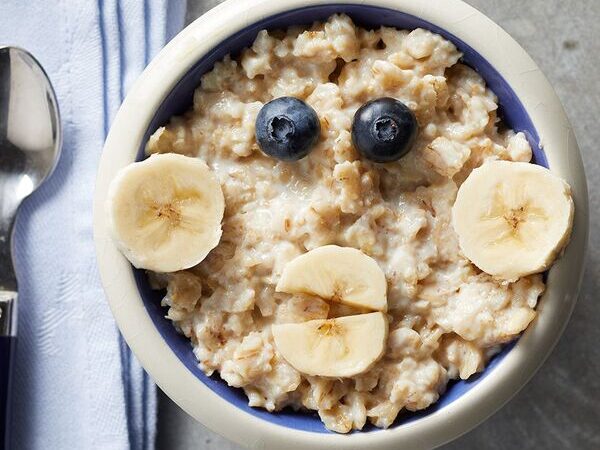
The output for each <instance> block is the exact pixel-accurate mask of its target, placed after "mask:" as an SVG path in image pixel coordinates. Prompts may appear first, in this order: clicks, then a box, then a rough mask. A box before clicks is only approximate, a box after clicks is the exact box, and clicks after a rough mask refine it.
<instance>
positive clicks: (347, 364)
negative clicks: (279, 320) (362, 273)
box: [271, 312, 388, 378]
mask: <svg viewBox="0 0 600 450" xmlns="http://www.w3.org/2000/svg"><path fill="white" fill-rule="evenodd" d="M271 331H272V333H273V339H274V340H275V347H276V348H277V350H278V351H279V353H280V354H281V356H283V357H284V358H285V360H286V361H287V362H288V363H290V365H291V366H292V367H294V368H295V369H296V370H298V371H299V372H302V373H304V374H306V375H319V376H323V377H336V378H342V377H353V376H354V375H358V374H360V373H363V372H365V371H367V370H369V369H370V368H371V367H372V366H373V364H374V363H375V362H376V361H377V360H378V359H379V358H381V356H382V355H383V353H384V350H385V343H386V339H387V334H388V321H387V318H386V317H385V315H384V314H383V313H381V312H374V313H368V314H358V315H355V316H346V317H339V318H337V319H318V320H309V321H308V322H302V323H286V324H280V325H272V326H271Z"/></svg>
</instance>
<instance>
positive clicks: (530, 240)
mask: <svg viewBox="0 0 600 450" xmlns="http://www.w3.org/2000/svg"><path fill="white" fill-rule="evenodd" d="M573 213H574V206H573V199H572V198H571V188H570V187H569V185H568V184H567V183H566V182H565V181H563V180H562V179H560V178H559V177H557V176H556V175H554V174H553V173H552V172H550V171H549V170H548V169H545V168H544V167H541V166H537V165H535V164H530V163H524V162H510V161H494V162H489V163H486V164H484V165H483V166H481V167H479V168H477V169H475V170H473V172H471V174H470V175H469V177H468V178H467V179H466V181H465V182H464V183H463V184H462V186H461V187H460V189H459V190H458V194H457V196H456V202H455V203H454V206H453V208H452V224H453V226H454V230H455V231H456V233H457V235H458V239H459V244H460V248H461V250H462V252H463V254H464V255H465V256H466V257H467V258H469V259H470V260H471V261H472V262H473V264H475V265H476V266H477V267H479V268H480V269H481V270H483V271H484V272H487V273H489V274H490V275H493V276H495V277H497V278H501V279H505V280H509V281H514V280H516V279H518V278H520V277H522V276H525V275H529V274H532V273H537V272H542V271H544V270H546V269H547V268H548V267H549V266H550V264H552V262H553V261H554V259H555V258H556V256H557V255H558V253H559V252H560V251H561V249H562V248H563V247H564V246H565V245H566V243H567V241H568V240H569V236H570V234H571V227H572V225H573Z"/></svg>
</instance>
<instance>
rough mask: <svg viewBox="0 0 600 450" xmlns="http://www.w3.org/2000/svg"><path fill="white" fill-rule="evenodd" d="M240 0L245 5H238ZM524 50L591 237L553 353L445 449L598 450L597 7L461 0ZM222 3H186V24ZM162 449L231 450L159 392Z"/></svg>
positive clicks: (575, 2) (590, 2)
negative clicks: (574, 168)
mask: <svg viewBox="0 0 600 450" xmlns="http://www.w3.org/2000/svg"><path fill="white" fill-rule="evenodd" d="M242 1H243V0H242ZM467 1H468V2H469V3H470V4H471V5H473V6H475V7H476V8H478V9H479V10H481V11H483V12H484V13H485V14H487V15H488V16H489V17H491V18H492V19H493V20H494V21H496V22H497V23H498V24H500V25H501V26H502V27H503V28H504V29H506V30H507V31H508V32H509V33H510V34H511V35H512V36H513V37H514V38H515V39H516V40H517V41H519V43H520V44H521V45H522V46H523V47H524V48H525V49H526V50H527V51H528V52H529V54H530V55H531V56H532V57H533V59H534V60H535V61H536V62H537V63H538V64H539V65H540V67H541V68H542V70H543V72H544V73H545V74H546V76H547V77H548V78H549V79H550V82H551V83H552V84H553V86H554V88H555V89H556V91H557V92H558V95H559V97H560V98H561V100H562V102H563V104H564V105H565V108H566V110H567V113H568V115H569V118H570V120H571V122H572V124H573V127H574V128H575V134H576V136H577V140H578V142H579V146H580V148H581V152H582V153H583V159H584V163H585V170H586V174H587V179H588V189H589V195H590V212H591V235H590V241H589V247H588V261H587V269H586V273H585V278H584V282H583V287H582V291H581V294H580V298H579V302H578V304H577V306H576V308H575V311H574V313H573V316H572V317H571V321H570V323H569V325H568V327H567V329H566V331H565V333H564V335H563V336H562V338H561V340H560V342H559V344H558V345H557V347H556V349H555V350H554V352H553V353H552V354H551V356H550V357H549V358H548V360H547V361H546V363H545V364H544V366H543V367H542V368H541V369H540V370H539V372H538V373H537V374H536V375H535V376H534V377H533V379H532V380H531V381H530V382H529V384H527V386H525V388H523V390H522V391H521V392H520V393H519V394H517V396H516V397H515V398H514V399H513V400H511V401H510V402H509V403H508V404H507V405H506V406H505V407H504V408H503V409H502V410H500V411H499V412H498V413H496V414H495V415H494V416H492V417H491V418H490V419H488V420H487V421H486V422H485V423H483V424H482V425H480V426H479V427H478V428H476V429H475V430H473V431H471V432H469V433H467V434H466V435H464V436H463V437H461V438H459V439H457V440H456V441H454V442H453V443H451V444H448V445H446V446H445V447H443V448H444V449H446V450H454V449H455V450H459V449H460V450H466V449H468V450H470V449H477V450H479V449H498V450H500V449H502V450H503V449H520V450H524V449H546V450H549V449H561V450H570V449H577V450H582V449H598V448H600V232H598V229H597V228H596V225H597V224H600V21H599V20H598V18H600V0H467ZM218 3H219V0H188V15H187V20H188V22H190V21H192V20H193V19H194V18H196V17H198V16H199V15H200V14H202V13H203V12H205V11H206V10H208V9H210V8H212V7H213V6H214V5H216V4H218ZM159 401H160V407H159V417H158V438H157V448H158V449H159V450H167V449H168V450H182V449H205V450H213V449H214V450H216V449H218V450H233V449H239V448H240V447H238V446H237V445H235V444H233V443H230V442H229V441H227V440H226V439H224V438H222V437H220V436H218V435H216V434H215V433H212V432H211V431H208V430H207V429H206V428H204V427H203V426H202V425H200V424H199V423H197V422H195V421H194V420H193V419H192V418H190V417H189V416H187V415H186V414H185V413H184V412H183V411H182V410H180V409H179V408H178V407H177V406H176V405H175V404H174V403H172V402H171V401H170V400H169V399H168V398H167V397H166V396H165V395H164V394H161V395H160V400H159Z"/></svg>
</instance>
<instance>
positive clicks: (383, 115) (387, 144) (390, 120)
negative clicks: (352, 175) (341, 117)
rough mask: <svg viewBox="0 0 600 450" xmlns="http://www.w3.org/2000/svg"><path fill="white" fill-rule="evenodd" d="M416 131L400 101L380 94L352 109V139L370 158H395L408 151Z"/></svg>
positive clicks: (409, 111) (379, 159)
mask: <svg viewBox="0 0 600 450" xmlns="http://www.w3.org/2000/svg"><path fill="white" fill-rule="evenodd" d="M417 130H418V124H417V119H416V118H415V115H414V114H413V112H412V111H411V110H410V109H408V107H407V106H406V105H405V104H404V103H402V102H401V101H398V100H396V99H394V98H390V97H383V98H378V99H377V100H371V101H370V102H367V103H365V104H364V105H362V106H361V107H360V108H359V109H358V111H356V114H355V115H354V121H353V122H352V142H353V143H354V146H355V147H356V149H357V150H358V151H359V153H360V154H361V155H362V156H364V157H365V158H367V159H370V160H371V161H375V162H379V163H383V162H390V161H396V160H398V159H400V158H402V157H403V156H404V155H406V154H407V153H408V152H409V150H410V149H411V147H412V146H413V144H414V142H415V139H416V137H417Z"/></svg>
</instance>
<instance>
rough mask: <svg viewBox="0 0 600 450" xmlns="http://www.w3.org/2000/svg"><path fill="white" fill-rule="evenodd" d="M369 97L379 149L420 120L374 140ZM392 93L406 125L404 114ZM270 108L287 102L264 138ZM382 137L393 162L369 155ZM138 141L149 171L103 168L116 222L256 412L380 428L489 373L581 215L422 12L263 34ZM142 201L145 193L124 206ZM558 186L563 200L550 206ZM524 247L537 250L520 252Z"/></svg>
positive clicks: (201, 346) (179, 315) (211, 364)
mask: <svg viewBox="0 0 600 450" xmlns="http://www.w3.org/2000/svg"><path fill="white" fill-rule="evenodd" d="M280 99H283V100H280ZM286 99H287V100H286ZM292 99H293V101H294V102H297V103H298V104H297V105H296V104H294V105H291V104H290V101H292ZM381 100H384V102H383V103H381ZM377 102H380V103H381V104H383V106H381V107H380V111H384V112H383V113H375V112H373V113H372V114H383V115H382V116H381V117H383V118H384V119H385V121H384V122H378V123H379V125H377V123H375V122H376V121H377V120H379V119H376V120H375V122H373V123H375V125H374V126H375V128H373V130H375V131H374V133H375V134H376V136H375V137H376V138H379V139H380V143H384V144H385V143H386V142H388V141H389V140H390V139H392V137H393V138H394V139H395V136H397V135H398V133H399V131H398V130H399V129H400V132H401V131H403V127H408V128H409V131H410V132H411V133H412V134H413V135H414V136H411V137H407V138H406V139H405V141H406V142H404V143H403V144H402V145H400V144H397V143H395V142H394V145H392V146H389V145H388V146H387V147H385V146H384V147H381V148H380V149H379V150H377V149H375V150H374V149H373V148H371V149H369V148H365V147H364V145H363V144H361V142H363V141H364V139H366V140H367V141H368V140H369V139H371V140H372V139H373V137H372V136H371V135H369V131H368V126H370V125H369V123H367V125H365V126H366V128H365V129H364V130H363V129H361V128H360V126H359V125H360V124H358V125H357V121H358V119H357V118H356V117H358V116H359V113H357V111H359V110H361V109H362V107H363V106H364V107H365V108H367V109H368V108H369V107H371V108H372V107H373V105H374V104H376V103H377ZM385 102H388V103H385ZM393 102H395V103H394V104H392V106H391V108H394V107H396V106H397V107H401V108H405V114H406V117H407V118H408V119H407V120H411V119H410V118H411V117H412V120H413V121H414V125H413V128H414V129H413V128H410V126H411V125H410V124H408V125H407V124H406V123H405V122H403V120H404V119H397V120H396V119H394V117H396V116H393V114H392V112H390V111H391V110H390V109H389V108H390V106H389V105H390V104H391V103H393ZM276 103H280V104H281V105H278V106H277V107H275V106H273V105H275V104H276ZM395 104H397V105H396V106H394V105H395ZM270 105H271V106H270ZM369 105H371V106H369ZM386 105H387V106H386ZM286 107H287V108H288V109H285V108H286ZM269 108H271V109H274V108H280V109H277V112H276V113H274V115H273V117H274V119H273V120H272V121H271V122H269V123H268V124H266V122H264V123H265V124H266V125H265V127H266V128H265V130H266V131H264V133H266V134H265V135H264V136H266V137H261V136H262V135H261V132H260V130H259V126H262V125H259V124H262V123H263V121H264V120H266V119H263V118H261V117H258V116H259V115H260V114H263V116H264V115H266V116H268V115H269V112H268V109H269ZM281 108H283V109H281ZM298 108H300V109H301V111H300V112H299V113H297V114H296V115H297V117H299V118H302V119H298V120H304V119H306V118H307V117H308V119H306V120H307V123H308V124H304V125H300V122H298V120H296V119H294V116H293V114H294V112H293V111H296V110H297V109H298ZM302 108H305V109H302ZM381 108H383V109H381ZM386 108H387V109H386ZM261 111H265V112H261ZM282 111H283V112H282ZM285 111H288V112H289V117H291V119H290V122H289V123H287V122H285V120H287V119H286V118H289V117H288V116H286V114H288V113H286V112H285ZM368 112H369V111H367V113H368ZM401 112H402V111H401ZM372 114H371V115H372ZM363 116H364V114H363ZM312 117H314V120H313V122H314V123H312V122H311V120H312V119H311V118H312ZM361 117H362V116H361ZM364 117H367V119H364V118H361V120H367V121H368V120H370V119H368V117H370V116H369V115H368V114H367V115H366V116H364ZM377 117H379V116H377ZM390 117H392V119H390ZM284 119H285V120H284ZM282 120H283V121H284V122H282ZM294 120H296V121H295V122H294ZM303 123H304V122H303ZM282 124H283V125H282ZM281 127H283V128H281ZM294 127H296V128H294ZM302 127H305V128H306V130H308V131H306V133H305V134H302V133H303V132H304V131H303V130H304V128H302ZM311 127H312V128H311ZM390 130H391V131H390ZM268 133H271V135H269V136H268ZM294 133H295V134H294ZM311 133H312V134H311ZM377 133H379V134H377ZM381 133H384V135H381ZM385 133H392V134H390V135H389V136H388V135H387V134H385ZM394 133H396V134H394ZM392 135H393V136H392ZM294 136H296V137H299V141H298V142H299V143H300V144H302V145H301V148H300V147H299V149H297V153H298V154H294V152H293V151H292V150H289V149H288V147H289V148H292V144H290V142H291V141H289V140H291V139H293V138H294ZM311 136H314V139H312V137H311ZM390 136H392V137H390ZM362 138H364V139H363V141H361V139H362ZM261 139H263V140H261ZM264 139H267V140H268V139H271V140H272V141H273V142H272V143H271V144H273V145H279V147H278V148H275V149H273V150H272V151H270V150H269V147H268V146H269V145H270V144H269V143H268V142H267V141H265V140H264ZM273 139H274V140H273ZM311 139H312V140H311ZM309 144H310V145H309ZM397 150H398V151H397ZM294 151H296V150H294ZM376 151H379V152H380V155H382V154H384V153H385V152H387V153H385V155H384V157H385V156H386V155H387V156H390V155H391V156H390V158H388V159H386V160H385V161H387V162H385V163H382V162H375V161H382V160H381V158H380V156H375V155H374V154H373V152H376ZM277 152H279V153H277ZM381 152H384V153H381ZM394 152H396V153H398V154H395V153H394ZM146 153H147V154H148V155H151V156H150V158H149V159H148V160H147V161H146V162H144V163H138V164H139V166H138V167H141V165H142V164H154V166H156V167H155V168H154V169H153V170H154V172H152V171H151V170H150V169H148V170H147V172H148V173H147V174H146V175H144V176H145V177H146V178H139V179H136V181H135V182H134V181H131V180H130V179H128V178H127V177H126V174H124V175H122V176H119V177H117V180H119V181H118V182H114V183H113V187H112V191H113V195H112V197H111V202H110V206H109V215H110V216H111V223H112V224H113V228H114V230H113V235H114V236H115V239H116V241H117V242H119V245H120V246H121V248H122V249H123V251H124V252H125V254H126V255H127V256H128V257H129V258H130V259H131V260H132V262H134V264H135V265H136V266H137V267H141V268H145V269H149V277H150V279H151V283H152V286H153V287H154V288H156V289H165V290H166V291H165V292H166V295H165V296H164V299H163V301H162V304H163V305H164V306H166V307H168V313H167V318H168V319H169V320H171V321H172V323H173V325H174V326H175V327H176V328H177V330H178V331H179V332H180V333H182V334H183V335H185V336H186V337H187V338H188V339H189V340H190V345H191V346H192V348H193V352H194V355H195V357H196V358H197V360H198V365H199V367H200V368H201V369H202V371H204V373H206V374H207V375H212V374H213V373H217V374H218V375H219V376H220V377H221V378H222V379H223V380H224V381H225V382H226V383H227V384H228V385H229V386H232V387H236V388H242V389H243V390H244V392H245V394H246V395H247V397H248V403H249V405H250V406H252V407H260V408H265V409H266V410H268V411H278V410H281V409H282V408H285V407H291V408H293V409H295V410H298V409H305V410H312V411H316V412H317V413H318V415H319V417H320V418H321V420H322V421H323V423H324V425H325V426H326V427H327V428H328V429H330V430H333V431H336V432H339V433H347V432H349V431H351V430H360V429H362V428H363V427H364V426H365V424H366V423H367V422H370V423H371V424H373V425H375V426H376V427H380V428H387V427H389V426H390V425H392V424H393V423H394V420H395V419H396V417H397V416H398V414H399V413H400V412H401V411H403V410H407V411H417V410H421V409H424V408H427V407H428V406H430V405H431V404H433V403H434V402H436V401H437V400H438V398H439V397H440V395H442V394H443V393H444V391H445V389H446V386H447V384H448V382H449V381H450V380H454V379H463V380H464V379H468V378H469V377H471V376H473V375H474V374H476V373H478V372H480V371H482V370H483V369H484V367H485V366H486V364H487V362H488V361H489V359H490V358H491V357H492V356H493V355H494V354H496V353H497V352H498V351H499V350H500V349H501V346H502V344H505V343H507V342H509V341H511V340H513V339H515V338H516V337H517V336H518V335H519V334H520V333H521V332H522V331H523V330H525V329H526V328H527V326H528V325H529V324H530V323H531V321H532V320H534V318H535V316H536V305H537V302H538V298H539V297H540V294H541V293H542V292H543V291H544V281H543V278H542V275H541V272H543V271H544V270H545V269H547V268H548V267H549V265H550V264H551V263H552V261H553V260H554V258H555V257H556V255H557V254H558V253H559V252H560V251H561V249H562V248H563V247H564V245H565V244H566V242H567V240H568V238H569V234H570V228H571V223H572V218H573V202H572V200H571V197H570V189H569V187H568V185H567V184H566V183H564V182H563V181H562V180H560V179H558V178H557V177H556V176H554V175H551V174H550V172H549V171H548V170H547V169H542V168H540V167H539V166H534V165H533V164H529V163H530V161H531V159H532V149H531V147H530V144H529V142H528V140H527V138H526V136H525V135H524V134H523V133H520V132H515V131H513V130H511V129H509V128H507V127H506V126H505V125H504V124H503V123H502V121H501V120H500V118H499V117H498V115H497V99H496V96H495V94H494V93H493V92H492V91H491V90H490V89H489V88H487V87H486V84H485V82H484V80H483V79H482V77H481V76H480V75H479V74H478V73H477V72H476V71H474V70H473V69H471V68H469V67H468V66H466V65H464V64H463V63H462V62H461V53H460V52H459V51H458V50H457V48H456V47H455V46H454V45H453V44H452V43H451V42H449V41H448V40H446V39H444V38H443V37H441V36H440V35H438V34H435V33H433V32H431V31H427V30H425V29H422V28H417V29H414V30H412V31H409V30H399V29H395V28H390V27H381V28H378V29H372V30H367V29H364V28H361V27H359V26H357V25H355V24H354V23H353V21H352V20H351V19H350V18H349V17H348V16H346V15H344V14H336V15H333V16H331V17H329V18H328V19H327V20H326V21H323V22H316V23H314V24H313V25H311V26H310V27H308V28H307V27H290V28H288V29H286V30H275V31H267V30H263V31H261V32H259V33H258V36H257V37H256V39H255V41H254V43H253V44H252V45H251V46H250V47H249V48H246V49H244V50H243V51H242V52H241V54H240V55H239V56H236V57H231V56H226V57H225V58H224V59H223V60H221V61H219V62H217V63H216V64H215V66H214V68H213V69H212V70H211V71H209V72H207V73H206V74H204V75H203V77H202V80H201V84H200V86H198V88H197V89H196V91H195V93H194V101H193V108H192V109H191V110H190V111H188V112H186V113H185V114H183V115H180V116H175V117H173V118H172V119H171V120H170V122H169V123H168V124H166V125H165V126H163V127H160V128H158V129H157V130H156V132H155V133H154V134H153V135H152V136H151V137H150V139H149V140H148V142H147V145H146ZM300 153H301V154H300ZM157 154H160V155H161V156H156V155H157ZM163 154H166V155H163ZM152 155H153V156H152ZM180 155H184V156H180ZM161 157H164V158H165V159H164V161H163V160H159V158H161ZM378 158H380V159H378ZM167 159H168V160H167ZM191 159H193V161H194V164H193V165H195V166H197V167H191V168H189V169H187V168H185V167H184V166H186V164H187V163H188V160H191ZM163 162H164V163H165V164H162V163H163ZM503 162H504V163H503ZM136 165H137V164H133V165H132V166H131V167H133V166H136ZM182 165H183V166H182ZM182 167H183V168H182ZM533 168H536V169H539V170H533ZM126 170H127V169H126ZM484 170H487V172H486V173H483V172H482V171H484ZM519 171H523V173H517V172H519ZM537 172H540V173H537ZM546 172H547V173H546ZM478 174H479V175H478ZM136 177H139V176H138V175H137V174H136ZM544 177H546V178H544ZM130 178H131V177H130ZM163 178H164V180H163V181H160V180H161V179H163ZM495 178H498V180H497V181H498V182H497V183H496V185H498V186H500V187H497V186H496V185H494V186H492V187H490V186H491V185H490V182H489V180H492V181H493V180H494V179H495ZM525 178H527V180H534V181H528V182H527V183H528V184H523V183H522V180H524V179H525ZM538 178H539V180H538ZM150 179H151V180H152V181H150ZM538 181H539V183H550V184H549V185H547V184H544V185H539V183H538V184H536V183H537V182H538ZM486 182H488V183H487V184H488V185H490V186H486ZM136 183H137V184H136ZM498 183H499V184H498ZM518 183H521V184H518ZM552 183H554V185H555V187H556V197H553V201H554V202H555V204H548V203H547V202H545V200H543V199H542V197H544V196H545V195H547V194H546V193H547V192H549V191H548V189H550V188H548V187H547V186H550V187H551V188H552ZM149 184H150V185H152V186H151V187H148V186H149ZM153 184H157V186H156V187H155V186H153ZM198 184H201V185H202V188H198V189H199V192H195V191H194V192H193V193H192V191H193V190H194V189H196V185H198ZM115 186H116V187H115ZM486 189H487V190H488V191H489V195H488V191H486ZM123 190H127V192H128V194H129V195H128V196H127V203H124V202H125V201H124V200H123V201H121V200H120V196H119V194H120V192H121V191H123ZM461 191H462V192H461ZM132 192H133V193H134V195H133V197H132V196H131V193H132ZM459 192H461V193H460V194H459ZM550 193H551V194H554V193H555V192H554V191H552V190H550ZM457 194H458V195H459V198H457ZM170 195H172V196H173V197H174V198H175V197H177V200H176V201H175V200H174V201H173V202H172V203H169V204H167V203H165V202H168V201H170V200H169V199H168V197H169V196H170ZM461 196H462V198H460V197H461ZM500 197H501V198H500ZM132 198H133V199H134V201H135V200H136V199H137V200H139V201H141V202H143V201H147V202H148V205H147V207H145V209H143V211H142V209H140V211H141V212H139V213H135V214H134V216H135V217H133V218H131V221H130V222H127V220H120V218H121V217H122V216H123V214H125V213H124V211H126V210H130V209H131V208H136V206H132V205H131V201H132ZM140 199H141V200H140ZM215 199H216V200H215ZM556 199H558V200H556ZM556 202H558V204H559V205H564V210H561V211H559V213H558V214H557V217H552V218H550V214H548V216H546V215H545V213H549V212H550V211H552V208H553V207H555V206H556ZM561 202H562V203H561ZM478 203H481V206H480V205H478ZM115 204H117V205H118V206H114V205H115ZM515 205H516V206H515ZM223 206H224V209H223ZM178 208H179V209H178ZM461 208H462V209H461ZM503 208H504V209H503ZM559 209H560V208H559ZM496 210H498V212H495V211H496ZM470 211H475V213H474V214H471V213H470ZM478 211H484V213H482V214H483V215H479V216H478V215H477V214H478ZM144 214H145V215H146V216H144ZM509 214H510V217H509V216H508V215H509ZM453 216H454V217H453ZM471 216H472V217H471ZM558 216H560V217H558ZM154 219H156V220H158V221H162V222H160V223H158V224H157V223H154V222H152V221H153V220H154ZM557 221H559V222H560V223H558V224H556V225H552V226H550V225H548V223H550V222H552V223H554V222H557ZM128 226H129V227H130V228H129V230H135V233H133V234H134V236H133V237H131V236H129V235H125V234H124V233H123V229H125V228H127V227H128ZM178 227H180V228H181V229H182V230H185V232H184V231H181V234H182V235H181V236H179V235H178V233H179V230H176V228H178ZM519 227H520V228H519ZM552 227H554V228H552ZM195 229H198V230H200V231H199V233H198V235H194V230H195ZM550 229H552V230H553V231H547V233H548V239H546V238H544V239H543V242H541V240H536V239H537V238H536V237H535V233H537V232H544V230H550ZM144 230H146V231H147V233H146V234H147V236H145V237H141V236H140V235H141V234H143V233H144V232H145V231H144ZM130 234H131V233H130ZM128 239H129V240H128ZM135 239H137V240H138V241H137V242H136V244H131V240H135ZM525 240H533V241H535V242H534V244H532V245H529V244H526V242H524V241H525ZM162 241H166V242H168V243H167V244H164V245H162V244H161V242H162ZM173 241H177V242H176V243H173ZM538 241H539V242H538ZM161 245H162V247H161ZM136 246H137V247H136ZM540 247H543V248H540ZM136 252H137V253H136ZM153 252H154V253H153ZM519 252H521V253H523V254H527V255H529V254H532V255H533V256H532V258H529V259H531V261H528V260H527V261H525V262H524V263H523V264H521V265H519V263H517V262H515V261H510V259H511V258H516V257H519V256H520V255H519ZM544 252H545V253H544ZM139 253H144V255H145V256H148V253H150V255H149V256H148V258H146V259H144V258H141V259H140V258H138V257H137V256H136V257H133V258H132V257H131V255H132V254H136V255H137V254H139ZM502 254H503V255H504V258H503V257H502ZM195 256H197V257H195ZM194 258H195V259H194ZM525 259H527V258H525ZM142 260H143V261H142ZM502 260H509V261H508V262H506V261H505V262H504V263H502ZM528 264H529V265H528ZM488 267H489V269H488ZM352 316H355V317H352Z"/></svg>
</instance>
